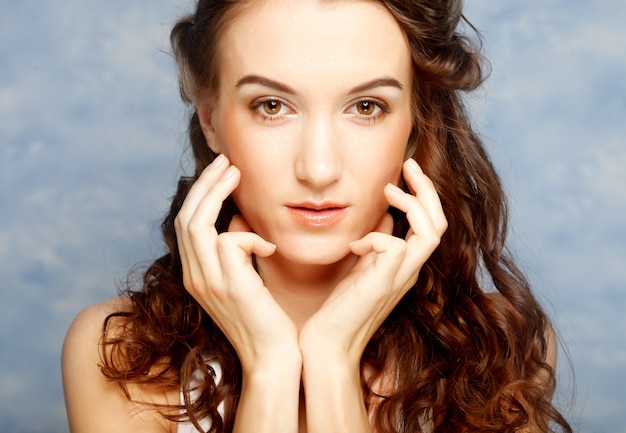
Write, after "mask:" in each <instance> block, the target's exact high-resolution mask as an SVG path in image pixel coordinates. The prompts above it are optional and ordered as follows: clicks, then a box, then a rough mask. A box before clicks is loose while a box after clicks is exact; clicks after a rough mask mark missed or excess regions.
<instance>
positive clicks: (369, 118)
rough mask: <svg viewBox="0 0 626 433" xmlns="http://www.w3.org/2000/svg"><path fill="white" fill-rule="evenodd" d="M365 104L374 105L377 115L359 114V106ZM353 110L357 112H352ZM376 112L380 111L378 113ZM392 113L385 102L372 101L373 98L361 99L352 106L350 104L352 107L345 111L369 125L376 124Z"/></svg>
mask: <svg viewBox="0 0 626 433" xmlns="http://www.w3.org/2000/svg"><path fill="white" fill-rule="evenodd" d="M363 103H368V104H373V105H374V112H373V113H375V114H360V113H359V112H358V106H359V104H363ZM352 109H354V110H355V111H356V112H351V110H352ZM376 110H378V112H377V111H376ZM390 111H391V110H390V109H389V106H388V105H387V104H385V103H384V102H382V101H380V100H378V99H372V98H365V99H359V100H358V101H355V102H353V103H352V104H350V106H349V107H348V108H347V109H346V110H345V112H347V113H349V114H351V115H353V116H354V117H356V118H358V119H360V120H364V121H366V122H369V123H374V122H376V121H377V120H378V119H380V117H382V116H383V115H385V114H387V113H389V112H390Z"/></svg>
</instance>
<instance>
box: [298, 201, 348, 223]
mask: <svg viewBox="0 0 626 433" xmlns="http://www.w3.org/2000/svg"><path fill="white" fill-rule="evenodd" d="M287 209H288V210H289V212H290V214H291V216H292V217H293V218H294V219H295V220H296V222H298V223H299V224H301V225H303V226H305V227H311V228H324V227H330V226H332V225H333V224H335V223H337V222H338V221H339V220H340V219H341V218H343V216H344V215H345V214H346V211H347V210H348V208H347V206H344V205H330V204H325V205H315V204H310V203H303V204H297V205H288V206H287Z"/></svg>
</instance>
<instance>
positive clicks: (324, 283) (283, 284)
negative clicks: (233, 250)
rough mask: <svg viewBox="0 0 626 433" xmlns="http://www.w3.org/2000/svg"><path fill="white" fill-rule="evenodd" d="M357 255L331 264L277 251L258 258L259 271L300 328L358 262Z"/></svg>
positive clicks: (280, 303)
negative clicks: (294, 259)
mask: <svg viewBox="0 0 626 433" xmlns="http://www.w3.org/2000/svg"><path fill="white" fill-rule="evenodd" d="M356 259H357V257H356V256H354V255H348V256H346V257H345V258H343V259H342V260H340V261H339V262H336V263H332V264H328V265H310V264H302V263H294V262H291V261H289V260H288V259H286V258H284V257H281V256H278V255H275V256H272V257H270V258H265V259H261V258H258V259H257V265H258V270H259V274H260V275H261V278H263V281H264V283H265V286H266V287H267V288H268V290H269V291H270V292H271V293H272V295H273V296H274V299H276V302H278V304H279V305H280V306H281V307H282V309H283V310H285V312H286V313H287V315H288V316H289V317H290V318H291V320H293V322H294V323H295V325H296V326H297V328H298V329H301V328H302V326H303V325H304V324H305V323H306V321H307V320H308V319H309V318H310V317H311V316H312V315H313V314H315V312H317V311H318V310H319V309H320V307H321V306H322V304H323V303H324V301H326V299H327V298H328V296H329V295H330V294H331V293H332V291H333V289H334V288H335V286H336V285H337V284H338V283H339V281H341V280H342V279H343V278H344V276H345V275H346V274H347V273H348V271H349V270H350V269H351V268H352V266H353V265H354V262H355V261H356Z"/></svg>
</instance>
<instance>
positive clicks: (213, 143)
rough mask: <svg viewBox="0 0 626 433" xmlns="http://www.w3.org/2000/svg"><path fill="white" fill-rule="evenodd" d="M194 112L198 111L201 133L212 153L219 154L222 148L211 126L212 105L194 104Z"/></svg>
mask: <svg viewBox="0 0 626 433" xmlns="http://www.w3.org/2000/svg"><path fill="white" fill-rule="evenodd" d="M196 113H198V119H199V120H200V127H201V128H202V133H203V134H204V138H205V139H206V142H207V144H208V145H209V148H210V149H211V150H212V151H213V153H215V154H218V155H219V154H220V153H222V149H221V146H220V144H219V141H218V139H217V133H216V132H215V127H214V126H213V117H214V114H215V113H214V111H213V107H212V106H211V105H210V104H202V105H196Z"/></svg>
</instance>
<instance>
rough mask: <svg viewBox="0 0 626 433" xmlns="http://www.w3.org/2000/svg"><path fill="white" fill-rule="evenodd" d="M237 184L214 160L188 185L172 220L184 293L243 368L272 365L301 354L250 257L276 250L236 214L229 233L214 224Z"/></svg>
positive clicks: (223, 162) (225, 165)
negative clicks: (208, 319) (213, 325)
mask: <svg viewBox="0 0 626 433" xmlns="http://www.w3.org/2000/svg"><path fill="white" fill-rule="evenodd" d="M239 180H240V172H239V170H238V169H237V168H236V167H235V166H233V165H231V164H230V163H229V161H228V159H227V158H226V157H225V156H224V155H220V156H218V157H217V158H216V159H215V161H213V163H212V164H211V165H209V166H208V167H207V168H206V169H205V170H204V172H203V173H202V174H201V175H200V177H199V178H198V179H197V181H196V182H195V184H194V185H193V186H192V187H191V189H190V191H189V193H188V195H187V197H186V199H185V202H184V203H183V206H182V207H181V209H180V212H179V213H178V215H177V217H176V220H175V228H176V237H177V241H178V249H179V252H180V258H181V262H182V269H183V284H184V286H185V289H186V290H187V291H188V292H189V293H190V294H191V295H192V296H193V297H194V298H195V299H196V301H198V303H199V304H200V305H201V306H202V308H204V310H205V311H206V312H207V313H208V314H209V315H210V316H211V318H212V319H213V320H214V321H215V323H216V324H217V325H218V326H219V327H220V329H221V330H222V332H224V334H225V335H226V337H227V338H228V339H229V340H230V342H231V344H232V345H233V347H234V348H235V349H236V350H237V354H238V355H239V359H240V361H241V365H242V368H243V370H244V372H245V371H247V369H252V368H259V367H261V366H263V365H270V364H273V365H276V360H281V359H289V358H288V357H287V356H288V355H293V354H294V353H298V354H299V349H298V332H297V329H296V327H295V325H294V323H293V322H292V321H291V319H290V318H289V317H288V316H287V314H286V313H285V312H284V311H283V309H282V308H281V307H280V306H279V305H278V303H277V302H276V301H275V300H274V298H273V297H272V295H271V293H270V292H269V290H267V288H266V287H265V286H264V284H263V280H262V279H261V277H260V276H259V274H258V273H257V272H256V270H255V269H254V266H253V261H252V254H255V255H257V256H259V257H268V256H270V255H272V254H273V253H274V251H275V249H276V247H275V246H274V245H273V244H271V243H269V242H267V241H265V240H264V239H262V238H261V237H260V236H259V235H257V234H256V233H253V232H251V230H250V228H249V226H248V224H247V222H246V221H245V220H244V219H243V217H241V216H236V217H235V218H233V221H232V222H231V224H230V227H229V229H228V232H224V233H220V234H218V233H217V230H216V229H215V222H216V220H217V217H218V214H219V212H220V209H221V207H222V203H223V201H224V200H225V199H226V198H227V197H228V196H229V194H231V193H232V192H233V190H234V189H235V188H236V187H237V185H238V184H239Z"/></svg>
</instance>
